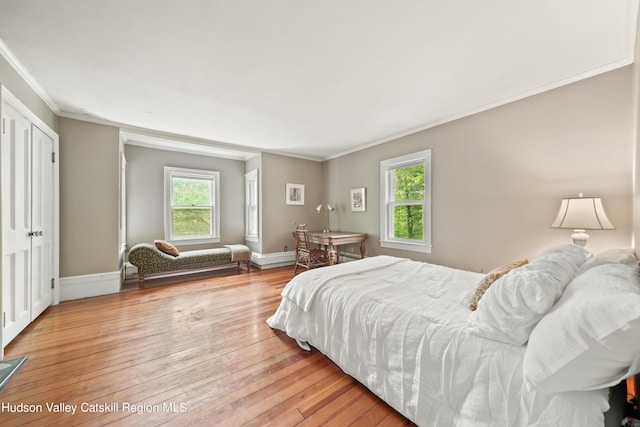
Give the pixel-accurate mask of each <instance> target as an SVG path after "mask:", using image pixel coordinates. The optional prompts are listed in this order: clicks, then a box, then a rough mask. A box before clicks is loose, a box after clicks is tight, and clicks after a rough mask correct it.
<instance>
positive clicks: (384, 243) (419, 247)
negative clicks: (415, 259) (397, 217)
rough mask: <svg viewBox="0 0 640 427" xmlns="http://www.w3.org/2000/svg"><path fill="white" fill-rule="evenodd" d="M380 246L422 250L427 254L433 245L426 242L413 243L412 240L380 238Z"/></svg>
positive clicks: (404, 249) (415, 250)
mask: <svg viewBox="0 0 640 427" xmlns="http://www.w3.org/2000/svg"><path fill="white" fill-rule="evenodd" d="M380 247H382V248H390V249H399V250H403V251H411V252H422V253H425V254H430V253H431V245H427V244H425V243H422V242H420V243H411V242H399V241H394V240H380Z"/></svg>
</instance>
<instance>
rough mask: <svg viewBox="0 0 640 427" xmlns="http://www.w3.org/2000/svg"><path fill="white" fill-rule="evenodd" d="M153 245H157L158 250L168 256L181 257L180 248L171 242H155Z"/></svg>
mask: <svg viewBox="0 0 640 427" xmlns="http://www.w3.org/2000/svg"><path fill="white" fill-rule="evenodd" d="M153 243H155V245H156V248H158V249H159V250H161V251H162V252H164V253H165V254H167V255H173V256H178V255H180V251H179V250H178V248H176V247H175V246H173V245H172V244H171V243H169V242H165V241H164V240H154V241H153Z"/></svg>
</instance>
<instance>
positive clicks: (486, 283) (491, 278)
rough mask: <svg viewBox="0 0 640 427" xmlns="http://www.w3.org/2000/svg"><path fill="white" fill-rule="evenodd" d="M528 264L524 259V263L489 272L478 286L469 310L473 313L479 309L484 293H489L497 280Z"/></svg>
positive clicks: (515, 263) (512, 264)
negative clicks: (488, 290)
mask: <svg viewBox="0 0 640 427" xmlns="http://www.w3.org/2000/svg"><path fill="white" fill-rule="evenodd" d="M528 262H529V261H528V260H526V259H523V260H522V261H517V262H513V263H511V264H507V265H502V266H500V267H498V268H494V269H493V270H491V271H490V272H489V274H487V275H486V276H484V279H482V281H481V282H480V283H479V284H478V287H476V292H475V293H474V294H473V298H471V304H469V308H470V309H471V311H475V310H476V309H477V308H478V302H480V298H482V296H483V295H484V293H485V292H487V289H489V287H490V286H491V285H492V284H493V283H494V282H495V281H496V280H498V279H499V278H501V277H502V276H504V275H505V274H507V273H508V272H510V271H511V270H513V269H515V268H518V267H522V266H523V265H525V264H526V263H528Z"/></svg>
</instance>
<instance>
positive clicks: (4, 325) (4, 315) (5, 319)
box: [2, 311, 7, 328]
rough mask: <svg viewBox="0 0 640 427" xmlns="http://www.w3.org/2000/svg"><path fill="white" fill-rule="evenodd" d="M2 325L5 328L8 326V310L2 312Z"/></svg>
mask: <svg viewBox="0 0 640 427" xmlns="http://www.w3.org/2000/svg"><path fill="white" fill-rule="evenodd" d="M2 327H3V328H6V327H7V312H6V311H3V312H2Z"/></svg>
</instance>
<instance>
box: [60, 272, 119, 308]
mask: <svg viewBox="0 0 640 427" xmlns="http://www.w3.org/2000/svg"><path fill="white" fill-rule="evenodd" d="M120 277H121V276H120V271H112V272H109V273H98V274H87V275H84V276H71V277H61V278H60V301H69V300H74V299H80V298H87V297H95V296H98V295H106V294H115V293H117V292H120Z"/></svg>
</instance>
